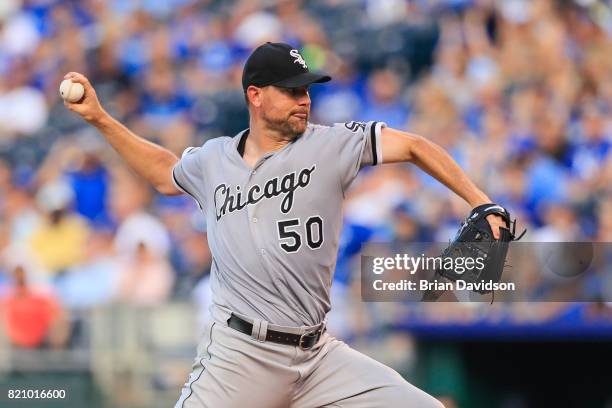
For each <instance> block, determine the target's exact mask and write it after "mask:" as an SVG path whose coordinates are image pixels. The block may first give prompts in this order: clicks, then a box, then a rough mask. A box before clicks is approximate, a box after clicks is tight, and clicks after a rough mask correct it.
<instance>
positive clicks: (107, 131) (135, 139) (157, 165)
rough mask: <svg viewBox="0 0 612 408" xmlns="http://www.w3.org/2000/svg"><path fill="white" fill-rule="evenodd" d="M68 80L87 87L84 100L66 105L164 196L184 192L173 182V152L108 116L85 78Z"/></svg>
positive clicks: (77, 76)
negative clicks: (93, 128) (92, 127)
mask: <svg viewBox="0 0 612 408" xmlns="http://www.w3.org/2000/svg"><path fill="white" fill-rule="evenodd" d="M64 79H70V80H71V81H72V82H78V83H80V84H82V85H83V87H84V88H85V94H84V96H83V98H82V99H81V101H79V102H77V103H71V102H68V101H64V105H65V106H66V107H67V108H68V109H70V110H71V111H73V112H76V113H78V114H79V115H80V116H81V117H82V118H83V119H84V120H85V121H86V122H87V123H89V124H91V125H92V126H94V127H96V128H97V129H98V130H99V131H100V133H102V135H104V137H105V138H106V140H107V141H108V143H109V144H110V145H111V146H112V147H113V149H115V150H116V151H117V153H119V155H120V156H121V157H122V158H123V159H124V160H125V161H126V162H127V164H128V165H129V166H130V167H131V168H132V169H133V170H134V171H135V172H136V173H138V174H139V175H140V176H141V177H143V178H144V179H145V180H147V181H148V182H149V183H151V185H152V186H153V187H154V188H155V189H156V190H157V191H158V192H160V193H161V194H165V195H178V194H182V191H180V190H179V189H177V188H176V187H175V186H174V183H173V182H172V168H173V167H174V165H175V164H176V162H177V161H178V158H177V157H176V155H174V153H172V152H171V151H169V150H167V149H165V148H163V147H161V146H159V145H156V144H155V143H151V142H149V141H148V140H146V139H143V138H142V137H140V136H138V135H136V134H135V133H133V132H132V131H131V130H129V129H128V128H127V127H125V126H124V125H123V124H121V123H120V122H119V121H117V120H116V119H114V118H113V117H112V116H111V115H109V114H108V112H106V111H105V110H104V108H103V107H102V105H101V104H100V101H99V100H98V97H97V95H96V91H95V90H94V88H93V86H92V85H91V83H90V82H89V80H88V79H87V78H86V77H85V76H84V75H83V74H79V73H77V72H69V73H68V74H66V76H64Z"/></svg>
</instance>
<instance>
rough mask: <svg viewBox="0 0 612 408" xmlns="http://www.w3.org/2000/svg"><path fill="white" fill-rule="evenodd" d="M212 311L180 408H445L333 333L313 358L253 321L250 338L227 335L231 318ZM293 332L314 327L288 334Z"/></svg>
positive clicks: (312, 352) (233, 332)
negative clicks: (275, 340) (271, 338)
mask: <svg viewBox="0 0 612 408" xmlns="http://www.w3.org/2000/svg"><path fill="white" fill-rule="evenodd" d="M212 309H213V319H212V320H211V321H209V323H207V325H206V327H205V333H204V335H203V338H202V340H201V342H200V344H199V346H198V352H197V357H196V359H195V361H194V364H193V367H192V368H193V371H192V373H191V375H190V376H189V380H188V381H187V383H185V385H184V386H183V388H182V391H181V396H180V398H179V400H178V402H177V403H176V405H175V408H244V407H249V408H288V407H291V408H317V407H343V408H344V407H347V408H349V407H350V408H362V407H363V408H375V407H384V408H395V407H398V408H399V407H402V408H411V407H414V408H430V407H431V408H444V407H443V405H442V404H441V403H440V402H439V401H438V400H436V399H435V398H433V397H432V396H430V395H429V394H427V393H425V392H424V391H422V390H420V389H418V388H416V387H415V386H413V385H412V384H410V383H408V382H407V381H405V380H404V379H403V378H402V377H401V376H400V375H399V374H398V373H397V372H396V371H394V370H392V369H391V368H389V367H387V366H385V365H383V364H381V363H379V362H377V361H375V360H373V359H371V358H370V357H367V356H365V355H363V354H361V353H359V352H357V351H355V350H353V349H351V348H350V347H349V346H347V345H346V344H345V343H343V342H341V341H339V340H337V339H335V338H334V337H332V336H330V335H329V334H327V333H325V334H324V335H323V336H321V338H320V340H319V341H318V343H317V344H316V345H315V346H314V347H313V348H311V349H309V350H302V349H301V348H299V347H297V346H290V345H284V344H278V343H272V342H263V341H261V340H260V339H264V338H265V331H266V330H267V322H263V321H260V320H255V321H253V326H254V328H253V332H255V333H254V334H253V335H251V336H249V335H247V334H244V333H241V332H239V331H237V330H234V329H232V328H230V327H228V325H227V320H228V319H229V318H230V316H231V312H230V311H227V310H224V309H221V308H219V307H216V306H214V307H213V308H212ZM240 317H243V316H240ZM250 321H252V320H250ZM277 327H278V326H277ZM277 327H275V328H274V329H275V330H278V329H277ZM316 327H317V326H315V327H314V328H316ZM291 329H293V330H299V331H300V333H304V332H306V331H311V330H312V329H313V327H301V328H299V329H297V328H284V331H289V330H291ZM294 332H295V331H294Z"/></svg>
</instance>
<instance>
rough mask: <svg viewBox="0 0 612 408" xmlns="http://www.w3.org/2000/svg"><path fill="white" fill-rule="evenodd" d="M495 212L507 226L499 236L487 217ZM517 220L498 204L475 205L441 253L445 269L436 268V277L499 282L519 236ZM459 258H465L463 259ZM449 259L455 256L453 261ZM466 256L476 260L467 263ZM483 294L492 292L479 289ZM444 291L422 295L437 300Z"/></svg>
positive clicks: (445, 279) (475, 281)
mask: <svg viewBox="0 0 612 408" xmlns="http://www.w3.org/2000/svg"><path fill="white" fill-rule="evenodd" d="M491 214H495V215H499V216H500V217H502V219H503V220H504V221H505V223H506V227H507V228H500V230H499V233H500V234H499V239H495V238H494V236H493V231H492V230H491V225H490V224H489V222H488V221H487V216H489V215H491ZM515 233H516V220H511V218H510V213H508V211H507V210H506V209H505V208H503V207H501V206H499V205H497V204H483V205H480V206H478V207H476V208H474V209H473V210H472V211H471V212H470V214H469V215H468V217H467V218H466V219H465V221H463V223H462V224H461V228H459V231H458V232H457V235H455V238H454V239H453V241H452V242H451V243H450V245H449V246H448V247H447V248H446V249H445V250H444V252H443V253H442V255H441V258H442V260H443V261H444V262H442V268H438V269H437V270H436V271H435V274H434V276H433V279H438V280H442V281H448V280H450V281H457V280H459V279H461V280H463V281H465V282H467V283H480V282H483V281H484V282H493V283H495V282H499V280H500V279H501V276H502V272H503V270H504V265H505V261H506V255H507V254H508V247H509V245H510V242H512V241H515V240H518V239H520V238H521V237H522V236H523V235H524V234H525V231H523V232H522V233H521V235H520V236H518V237H516V235H515ZM460 258H463V259H462V260H461V259H460ZM449 259H452V261H451V262H447V261H449ZM466 259H472V260H475V261H474V262H466V261H465V260H466ZM475 291H476V292H478V293H480V294H486V293H490V292H491V290H489V289H484V288H483V289H477V290H475ZM442 293H444V291H439V290H432V291H427V292H425V293H424V295H423V300H427V301H431V300H437V299H438V298H439V297H440V296H441V295H442Z"/></svg>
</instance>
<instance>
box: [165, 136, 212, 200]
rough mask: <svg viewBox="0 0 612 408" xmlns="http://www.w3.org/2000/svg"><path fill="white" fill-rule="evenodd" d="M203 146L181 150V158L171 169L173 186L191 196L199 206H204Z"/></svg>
mask: <svg viewBox="0 0 612 408" xmlns="http://www.w3.org/2000/svg"><path fill="white" fill-rule="evenodd" d="M203 154H204V146H202V147H188V148H187V149H185V151H184V152H183V154H182V156H181V159H180V160H179V161H178V162H176V164H175V165H174V168H173V169H172V181H173V182H174V186H175V187H176V188H178V189H179V190H181V191H182V192H184V193H187V194H189V195H190V196H192V197H193V198H194V199H195V200H196V202H197V203H198V205H199V206H200V208H201V209H202V208H204V202H205V199H206V196H205V194H204V192H205V179H204V177H205V174H204V173H205V172H204V167H203V165H202V155H203Z"/></svg>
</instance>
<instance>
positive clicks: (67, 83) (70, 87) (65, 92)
mask: <svg viewBox="0 0 612 408" xmlns="http://www.w3.org/2000/svg"><path fill="white" fill-rule="evenodd" d="M59 92H60V96H61V97H62V98H63V99H64V100H65V101H68V102H72V103H74V102H78V101H80V100H81V98H82V97H83V94H84V93H85V88H83V85H81V84H79V83H78V82H72V81H71V80H70V79H64V80H63V81H62V83H61V84H60V88H59Z"/></svg>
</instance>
